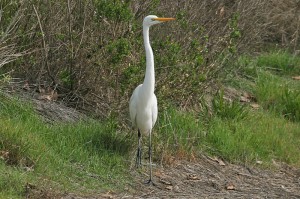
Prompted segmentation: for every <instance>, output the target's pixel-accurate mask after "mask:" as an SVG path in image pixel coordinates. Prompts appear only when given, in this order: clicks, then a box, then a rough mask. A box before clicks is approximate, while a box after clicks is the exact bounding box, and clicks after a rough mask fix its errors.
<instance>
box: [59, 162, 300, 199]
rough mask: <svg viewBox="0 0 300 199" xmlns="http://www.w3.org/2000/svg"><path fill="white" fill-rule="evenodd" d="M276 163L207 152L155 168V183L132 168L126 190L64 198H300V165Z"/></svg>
mask: <svg viewBox="0 0 300 199" xmlns="http://www.w3.org/2000/svg"><path fill="white" fill-rule="evenodd" d="M274 164H276V166H277V168H275V169H273V170H264V169H258V168H254V167H246V166H241V165H234V164H230V163H227V162H223V161H221V160H218V159H216V158H210V157H207V156H203V157H202V158H201V159H199V160H198V161H197V162H187V161H182V162H178V163H177V164H176V165H175V166H172V167H168V168H163V167H159V168H155V169H154V176H155V177H154V180H155V186H149V185H146V184H144V183H143V182H144V180H146V179H147V178H148V176H147V173H143V172H138V171H136V170H134V169H132V171H131V173H132V175H133V177H134V178H135V179H136V181H135V182H134V183H133V184H132V185H129V186H128V189H127V191H126V192H124V193H113V192H108V193H103V194H101V195H96V196H89V197H80V196H76V195H72V194H67V195H65V196H64V197H63V198H64V199H98V198H111V199H114V198H124V199H125V198H126V199H140V198H152V199H156V198H157V199H158V198H179V199H180V198H182V199H183V198H216V199H218V198H223V199H225V198H228V199H230V198H243V199H244V198H245V199H246V198H249V199H250V198H251V199H260V198H272V199H273V198H287V199H296V198H300V169H295V168H292V167H290V166H287V165H283V164H281V165H279V164H277V163H274ZM143 170H144V171H145V172H146V171H147V169H143Z"/></svg>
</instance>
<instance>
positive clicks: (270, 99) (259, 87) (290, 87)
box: [254, 72, 300, 121]
mask: <svg viewBox="0 0 300 199" xmlns="http://www.w3.org/2000/svg"><path fill="white" fill-rule="evenodd" d="M299 88H300V82H299V81H295V80H292V79H291V78H285V77H280V76H276V75H273V74H271V73H269V72H260V73H259V75H258V78H257V80H256V86H255V88H254V95H255V96H256V97H257V100H258V103H260V104H261V105H262V106H263V107H264V108H265V109H268V110H271V111H274V112H276V113H278V114H279V115H282V116H283V117H285V118H287V119H290V120H292V121H300V90H299Z"/></svg>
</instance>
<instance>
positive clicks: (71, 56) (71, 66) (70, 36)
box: [68, 0, 74, 91]
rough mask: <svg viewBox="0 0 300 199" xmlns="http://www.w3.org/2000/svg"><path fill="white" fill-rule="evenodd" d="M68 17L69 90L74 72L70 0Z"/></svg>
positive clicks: (72, 85) (72, 84)
mask: <svg viewBox="0 0 300 199" xmlns="http://www.w3.org/2000/svg"><path fill="white" fill-rule="evenodd" d="M68 15H69V16H68V17H69V27H68V28H69V41H70V45H71V52H70V53H71V55H69V56H70V66H69V67H70V68H69V73H70V74H69V75H70V77H71V82H70V83H71V90H72V91H73V89H74V88H73V87H74V83H73V80H74V74H73V69H74V63H73V62H74V44H73V37H72V18H71V15H72V12H71V4H70V0H68Z"/></svg>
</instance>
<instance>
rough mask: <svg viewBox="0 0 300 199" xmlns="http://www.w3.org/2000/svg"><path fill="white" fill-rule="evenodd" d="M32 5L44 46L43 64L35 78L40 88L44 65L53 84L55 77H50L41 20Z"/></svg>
mask: <svg viewBox="0 0 300 199" xmlns="http://www.w3.org/2000/svg"><path fill="white" fill-rule="evenodd" d="M32 6H33V9H34V12H35V15H36V17H37V20H38V23H39V27H40V30H41V33H42V39H43V48H44V53H45V57H44V61H43V64H42V68H41V70H40V73H39V75H38V79H37V81H38V85H39V88H40V85H41V76H42V72H43V70H44V69H45V66H46V69H47V73H48V75H49V77H50V78H51V80H52V81H53V83H54V84H55V79H54V77H52V75H51V73H50V68H49V65H48V49H47V46H46V41H45V33H44V31H43V27H42V24H41V20H40V17H39V15H38V12H37V10H36V8H35V6H34V5H32Z"/></svg>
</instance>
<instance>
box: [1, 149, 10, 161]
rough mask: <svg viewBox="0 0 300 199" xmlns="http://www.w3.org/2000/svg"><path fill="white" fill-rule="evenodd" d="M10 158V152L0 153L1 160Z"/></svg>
mask: <svg viewBox="0 0 300 199" xmlns="http://www.w3.org/2000/svg"><path fill="white" fill-rule="evenodd" d="M8 157H9V152H8V151H0V159H2V160H6V159H8Z"/></svg>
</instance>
